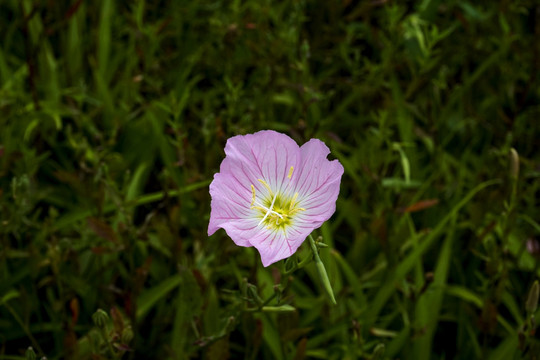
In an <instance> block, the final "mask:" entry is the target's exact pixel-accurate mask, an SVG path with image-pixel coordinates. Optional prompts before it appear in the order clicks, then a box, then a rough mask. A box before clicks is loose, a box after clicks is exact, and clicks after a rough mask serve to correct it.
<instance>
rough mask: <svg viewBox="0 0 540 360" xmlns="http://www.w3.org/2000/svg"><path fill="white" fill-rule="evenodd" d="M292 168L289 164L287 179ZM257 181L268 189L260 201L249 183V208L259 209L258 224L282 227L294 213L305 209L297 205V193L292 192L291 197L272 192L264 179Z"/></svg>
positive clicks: (272, 227)
mask: <svg viewBox="0 0 540 360" xmlns="http://www.w3.org/2000/svg"><path fill="white" fill-rule="evenodd" d="M293 170H294V168H293V167H292V166H291V168H290V170H289V175H288V176H287V177H288V178H289V179H290V178H291V177H292V173H293ZM258 181H259V182H260V183H261V184H262V185H263V186H264V187H265V188H266V190H268V194H267V196H265V197H264V198H263V200H262V201H261V202H259V201H257V198H256V194H255V187H254V186H253V184H252V185H251V195H252V196H251V204H250V209H256V210H258V211H259V216H260V217H261V221H259V224H258V225H260V224H264V225H265V226H266V228H267V229H284V228H285V227H287V226H288V225H290V224H291V221H292V218H293V217H294V214H296V213H297V212H299V211H305V210H306V209H304V208H301V207H299V206H298V203H297V199H298V193H294V195H293V196H292V197H290V196H285V195H284V194H280V193H274V192H273V191H272V189H271V188H270V186H269V185H268V184H267V183H266V181H264V180H261V179H258Z"/></svg>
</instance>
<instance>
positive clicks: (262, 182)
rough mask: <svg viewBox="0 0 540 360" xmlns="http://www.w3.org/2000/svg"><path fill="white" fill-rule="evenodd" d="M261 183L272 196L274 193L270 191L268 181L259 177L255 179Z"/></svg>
mask: <svg viewBox="0 0 540 360" xmlns="http://www.w3.org/2000/svg"><path fill="white" fill-rule="evenodd" d="M257 180H258V181H259V182H260V183H261V184H263V185H264V187H265V188H266V190H268V193H269V194H270V196H272V195H273V194H274V193H273V192H272V189H271V188H270V185H268V183H267V182H266V181H264V180H261V179H257Z"/></svg>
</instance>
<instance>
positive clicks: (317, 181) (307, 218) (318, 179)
mask: <svg viewBox="0 0 540 360" xmlns="http://www.w3.org/2000/svg"><path fill="white" fill-rule="evenodd" d="M300 152H301V154H302V160H301V165H300V171H299V172H298V173H297V174H296V175H297V176H298V177H297V178H296V179H294V180H295V191H297V192H298V194H299V203H298V206H300V207H302V208H304V209H305V211H302V212H300V213H298V216H297V218H298V219H299V220H301V221H302V222H303V223H304V225H305V224H307V223H311V224H312V225H313V228H314V229H315V228H318V227H319V226H321V225H322V223H323V222H325V221H326V220H328V219H329V218H330V217H331V216H332V214H333V213H334V211H335V210H336V200H337V197H338V195H339V185H340V182H341V176H342V175H343V172H344V169H343V166H342V165H341V164H340V163H339V161H337V160H333V161H329V160H328V159H327V158H326V156H327V155H328V154H329V153H330V150H329V149H328V147H327V146H326V145H325V144H324V143H323V142H322V141H320V140H317V139H311V140H310V141H309V142H307V143H305V144H304V145H302V147H301V148H300Z"/></svg>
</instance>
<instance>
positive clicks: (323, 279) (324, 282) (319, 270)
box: [308, 235, 337, 305]
mask: <svg viewBox="0 0 540 360" xmlns="http://www.w3.org/2000/svg"><path fill="white" fill-rule="evenodd" d="M308 238H309V245H311V251H312V252H313V260H314V261H315V266H316V267H317V273H319V278H320V279H321V282H322V286H323V288H324V290H325V291H326V294H327V295H328V297H329V298H330V300H331V301H332V304H334V305H336V304H337V302H336V298H335V297H334V291H333V290H332V285H330V279H328V274H327V273H326V268H325V267H324V264H323V262H322V261H321V258H320V257H319V251H318V249H317V245H316V244H315V240H314V239H313V236H311V235H309V236H308Z"/></svg>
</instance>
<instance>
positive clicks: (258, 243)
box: [251, 228, 311, 267]
mask: <svg viewBox="0 0 540 360" xmlns="http://www.w3.org/2000/svg"><path fill="white" fill-rule="evenodd" d="M265 230H266V231H262V232H260V233H259V236H257V237H256V238H254V239H252V240H251V243H252V244H253V246H255V248H256V249H257V250H258V251H259V254H260V255H261V261H262V264H263V266H264V267H267V266H268V265H271V264H273V263H275V262H277V261H279V260H281V259H285V258H288V257H289V256H291V255H292V254H294V253H295V252H296V250H298V247H300V245H302V243H303V242H304V240H305V239H306V237H307V236H308V235H309V234H310V233H311V229H309V230H308V231H307V232H305V231H304V232H303V231H300V230H299V229H294V228H289V229H288V230H287V232H286V233H285V232H283V231H282V230H281V229H276V230H274V231H272V230H267V229H265Z"/></svg>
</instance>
